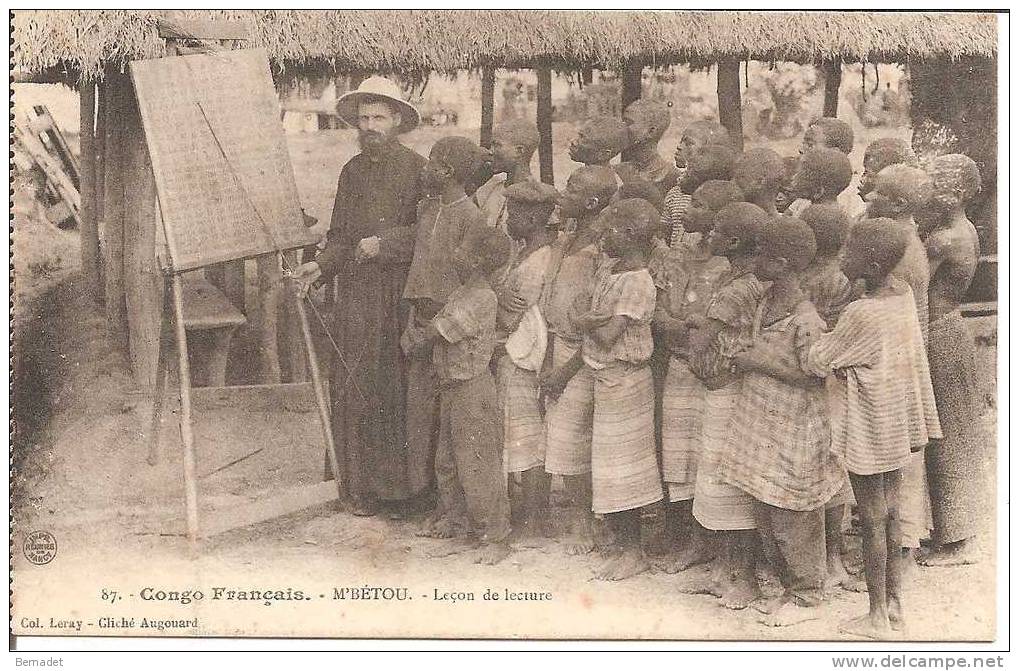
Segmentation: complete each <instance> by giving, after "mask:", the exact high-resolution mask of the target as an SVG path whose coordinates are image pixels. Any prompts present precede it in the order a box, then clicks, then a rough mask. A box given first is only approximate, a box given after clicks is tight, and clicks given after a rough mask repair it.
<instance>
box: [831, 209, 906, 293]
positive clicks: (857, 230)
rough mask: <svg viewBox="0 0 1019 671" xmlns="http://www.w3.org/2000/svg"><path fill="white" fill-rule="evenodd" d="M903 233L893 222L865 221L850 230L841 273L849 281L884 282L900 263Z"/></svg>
mask: <svg viewBox="0 0 1019 671" xmlns="http://www.w3.org/2000/svg"><path fill="white" fill-rule="evenodd" d="M907 243H908V240H907V237H906V231H905V229H904V228H903V227H901V226H899V225H897V224H896V222H895V221H894V220H892V219H885V218H878V219H864V220H863V221H860V222H857V224H856V225H855V226H853V230H852V231H851V232H850V233H849V240H848V241H846V251H845V255H844V258H843V260H842V271H843V272H844V273H845V274H846V277H848V278H849V279H850V280H857V279H860V278H866V279H874V280H877V279H883V278H885V277H886V276H887V275H888V273H890V272H892V269H893V268H895V266H896V265H898V263H899V261H901V260H902V256H903V254H905V253H906V245H907Z"/></svg>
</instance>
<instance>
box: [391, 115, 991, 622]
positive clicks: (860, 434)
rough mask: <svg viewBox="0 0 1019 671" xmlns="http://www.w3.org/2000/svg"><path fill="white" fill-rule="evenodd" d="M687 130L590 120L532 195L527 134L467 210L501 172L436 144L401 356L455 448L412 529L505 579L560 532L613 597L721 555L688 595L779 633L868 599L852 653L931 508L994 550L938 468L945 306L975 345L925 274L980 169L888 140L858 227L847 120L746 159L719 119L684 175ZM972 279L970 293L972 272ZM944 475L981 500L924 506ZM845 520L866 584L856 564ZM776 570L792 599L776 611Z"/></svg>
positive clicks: (513, 132) (897, 586)
mask: <svg viewBox="0 0 1019 671" xmlns="http://www.w3.org/2000/svg"><path fill="white" fill-rule="evenodd" d="M669 122H670V113H669V109H668V108H667V107H666V106H665V105H663V104H660V103H657V102H653V101H646V100H642V101H638V102H636V103H634V104H633V105H631V106H630V107H629V108H628V109H627V110H626V112H625V113H624V118H623V120H622V121H621V120H618V119H612V118H607V117H599V118H594V119H591V120H589V121H588V122H587V123H585V124H584V125H583V127H582V128H581V129H580V130H579V132H578V134H577V137H576V139H575V140H574V142H573V143H572V145H571V147H570V156H571V158H573V159H574V160H575V161H577V162H578V163H582V164H583V165H582V166H581V167H579V168H577V169H576V170H575V171H574V172H573V174H572V175H570V177H569V180H568V182H567V184H566V187H565V189H564V190H563V191H562V192H561V193H560V192H558V191H557V190H556V189H555V188H553V187H552V186H549V185H546V184H542V183H541V182H538V181H536V180H535V179H534V178H533V177H532V175H531V172H530V168H529V165H530V161H531V158H532V155H533V153H534V151H535V149H536V147H537V144H538V132H537V129H536V128H535V127H534V126H533V125H531V124H528V123H525V122H521V121H512V122H509V123H507V124H505V125H504V126H501V127H498V128H496V129H495V132H494V138H493V147H492V151H491V153H490V154H489V156H490V157H491V160H490V162H489V165H490V166H492V167H493V168H494V170H495V171H496V172H497V173H500V174H498V175H497V176H496V177H495V178H493V179H491V180H488V181H487V182H486V183H485V184H484V185H483V186H481V187H480V188H477V189H476V190H475V193H474V194H473V197H472V196H471V195H469V192H470V191H471V190H472V189H471V187H470V184H471V183H472V179H473V177H474V175H475V174H476V172H477V169H478V166H479V165H480V164H482V163H483V162H484V161H485V150H482V149H481V148H480V147H478V146H477V145H476V144H475V143H473V142H472V141H470V140H468V139H466V138H459V137H456V138H444V139H442V140H439V141H438V142H437V143H436V144H435V146H434V147H433V148H432V151H431V154H430V157H429V160H428V164H427V165H426V166H425V168H424V170H423V183H424V187H425V190H426V192H427V193H428V194H429V195H430V197H429V198H426V199H424V200H422V202H421V203H420V204H419V206H418V229H417V240H416V243H415V249H414V261H413V264H412V265H411V267H410V274H409V276H408V280H407V285H406V288H405V290H404V298H405V299H406V300H407V301H409V303H410V305H411V308H412V310H411V316H410V319H409V323H408V325H407V328H406V330H405V332H404V333H403V334H402V338H401V346H402V348H403V351H404V353H405V355H406V356H407V358H408V360H409V362H410V363H409V371H410V372H409V377H410V388H409V391H408V418H407V422H408V436H409V438H408V439H409V440H425V441H427V440H432V441H434V442H435V445H436V447H435V473H436V481H437V488H438V493H439V497H438V499H439V505H438V508H437V510H436V511H435V512H434V513H433V514H432V516H430V517H429V518H428V520H427V522H426V523H425V525H424V527H423V529H422V530H421V532H420V533H421V534H422V535H425V536H431V537H437V538H444V539H450V540H449V542H450V543H459V544H461V545H463V546H464V547H476V548H477V547H480V553H479V554H478V557H477V559H478V561H479V562H481V563H495V562H498V561H500V560H502V559H503V558H504V557H505V556H506V555H507V554H509V553H510V552H511V551H512V546H513V544H517V543H519V544H529V543H535V542H541V539H542V538H547V537H549V536H552V535H555V534H556V533H557V532H558V531H561V532H562V534H563V550H564V552H565V553H566V554H568V555H577V554H585V553H589V552H593V551H595V550H598V551H600V552H602V553H603V555H604V557H605V561H604V562H603V564H602V565H601V566H600V567H599V568H598V569H597V572H596V574H597V577H600V578H603V579H611V580H620V579H624V578H627V577H630V576H633V575H635V574H638V573H640V572H642V571H645V570H649V569H656V570H662V571H666V572H669V573H675V572H678V571H684V570H686V569H688V568H690V567H691V566H694V565H697V564H703V563H706V562H709V561H711V562H714V563H713V565H712V568H711V570H710V571H708V572H707V573H706V577H705V579H704V580H703V581H701V582H698V581H692V582H689V583H684V587H683V589H684V590H686V591H690V592H698V593H706V594H713V595H715V596H717V597H718V598H719V600H720V603H721V604H722V605H724V606H725V607H728V608H732V609H742V608H746V607H748V606H754V607H755V608H757V609H758V610H760V611H761V613H762V617H761V619H762V621H763V622H765V623H767V624H770V625H774V626H783V625H790V624H794V623H797V622H801V621H804V620H807V619H811V618H814V617H816V613H817V611H818V608H819V607H820V606H821V605H822V603H823V601H824V599H825V597H826V594H827V593H828V592H826V590H831V589H833V588H834V587H835V586H838V585H841V586H843V587H845V588H847V589H857V590H861V591H862V590H863V589H866V591H867V592H868V594H869V600H870V608H869V611H868V613H867V614H866V615H864V616H862V617H860V618H857V619H855V620H852V621H850V622H847V623H844V624H843V625H842V631H844V632H845V633H848V634H853V635H861V636H867V637H885V636H889V635H891V632H893V631H896V630H901V628H902V626H903V620H904V609H903V605H902V600H901V594H902V583H903V579H904V578H903V576H904V570H906V568H908V565H914V564H915V561H914V558H915V554H914V551H913V550H914V549H915V548H918V547H919V542H920V540H921V539H922V538H926V537H927V536H928V535H929V532H930V530H931V529H932V527H931V525H930V523H929V522H928V521H927V520H928V516H929V515H930V511H931V508H932V507H933V508H934V509H937V510H942V511H946V510H947V511H948V512H943V513H942V517H944V520H945V521H943V522H941V524H943V525H948V526H951V525H953V524H954V525H955V526H956V527H958V528H957V529H953V530H951V531H950V532H947V533H942V534H940V535H939V536H938V540H939V541H940V542H942V543H945V544H946V546H947V545H951V544H952V543H957V542H959V541H960V540H966V539H969V538H971V537H972V536H973V535H974V533H975V532H974V530H973V525H972V523H971V522H966V521H964V520H965V519H968V518H966V517H965V515H963V512H965V511H966V509H967V507H970V506H972V496H971V495H970V494H971V491H972V485H970V486H969V488H967V486H963V485H960V484H958V482H957V480H958V479H959V477H958V471H959V468H961V466H960V464H959V463H958V460H959V459H960V455H959V453H958V451H957V450H956V451H952V450H947V449H946V451H948V452H951V457H950V458H949V459H947V461H946V464H947V466H944V467H943V468H941V470H938V468H932V467H931V466H930V464H931V462H932V459H931V458H930V455H927V457H926V459H925V454H924V450H925V448H926V447H927V446H928V444H931V445H941V443H940V442H939V440H940V439H942V437H943V433H944V435H945V436H948V435H949V434H952V435H955V434H956V433H958V432H960V431H965V430H966V428H965V427H964V426H961V425H965V424H967V423H970V422H972V419H973V418H972V416H971V415H970V414H967V413H966V412H961V413H960V412H954V410H955V409H957V408H959V407H960V403H962V401H959V400H958V399H957V398H956V399H955V400H954V401H953V402H952V403H949V404H947V405H945V407H946V408H948V409H949V411H950V412H954V415H953V416H952V417H951V420H950V421H947V417H948V415H947V414H946V412H945V410H943V408H942V406H943V405H944V404H943V403H942V402H941V401H942V399H941V398H940V396H939V398H938V399H937V402H936V399H935V392H939V393H940V390H939V389H936V388H935V386H934V385H932V370H937V371H939V372H940V371H942V370H945V371H946V372H944V373H942V374H943V375H944V376H945V377H946V378H948V379H951V373H950V372H947V369H945V368H944V366H941V367H939V366H936V365H935V363H934V362H933V361H932V363H931V364H929V363H928V355H927V350H926V347H927V340H928V332H929V324H930V323H931V321H930V320H931V318H932V316H935V315H933V314H932V312H933V311H934V310H940V312H939V313H938V314H937V315H936V318H937V319H938V320H939V323H940V324H941V325H940V326H939V334H940V333H942V332H944V333H947V334H948V336H944V335H939V337H938V340H937V341H936V342H937V343H938V346H939V347H941V348H942V349H948V350H951V348H952V338H955V339H962V340H965V335H964V333H965V331H964V329H961V328H960V327H959V322H958V320H957V319H951V318H949V319H941V318H942V317H943V316H944V315H946V314H947V315H949V317H951V316H953V315H957V314H958V311H957V307H958V301H956V302H955V303H954V304H953V303H952V302H951V300H944V301H942V302H939V303H938V305H937V306H935V305H933V304H931V305H928V290H929V284H930V281H931V272H932V271H931V268H932V267H936V266H937V264H938V263H941V260H942V259H943V258H945V257H946V255H951V254H952V253H956V254H957V253H958V252H957V251H954V252H953V251H950V250H957V249H958V245H959V242H958V241H959V240H960V239H962V240H965V241H968V240H970V237H966V236H967V235H968V231H969V230H971V229H972V224H970V223H969V221H968V220H967V219H966V216H965V211H964V209H963V207H964V206H965V203H966V201H967V199H969V198H972V196H973V195H974V194H975V193H976V192H977V191H978V190H979V173H978V172H977V171H976V166H975V164H974V163H973V162H972V161H971V160H970V159H968V158H966V157H965V156H961V155H950V156H943V157H940V158H939V159H938V160H937V161H935V165H934V166H933V167H928V170H930V171H931V173H930V174H929V173H928V172H927V171H925V170H924V169H921V168H920V167H919V166H918V165H917V162H916V158H915V156H913V153H912V151H911V149H910V147H909V145H908V143H905V142H903V141H901V140H897V139H890V138H888V139H879V140H876V141H875V142H873V143H872V144H871V145H870V146H869V147H868V148H867V150H866V153H865V156H864V164H863V168H864V171H863V174H862V180H861V182H860V187H859V194H860V196H861V198H863V199H864V200H865V202H866V206H867V212H866V214H865V215H864V216H863V217H860V218H859V219H858V220H856V221H853V220H851V218H850V217H849V215H848V214H847V213H846V211H845V210H844V209H843V208H842V207H841V206H840V205H839V204H838V200H837V199H838V197H839V195H840V194H842V192H844V191H845V190H846V189H847V188H848V187H849V185H850V182H851V181H852V177H853V168H852V166H851V164H850V160H849V153H850V152H851V150H852V148H853V133H852V129H851V128H850V127H849V126H848V125H847V124H846V123H844V122H842V121H840V120H838V119H834V118H822V119H820V120H818V121H817V122H815V123H814V124H813V125H811V126H810V128H809V129H808V130H807V131H806V133H805V135H804V137H803V144H802V147H801V150H800V154H799V155H798V156H796V157H782V156H780V155H779V154H777V153H776V152H775V151H773V150H771V149H768V148H763V147H758V148H750V149H747V150H745V151H739V150H737V149H736V146H735V143H734V142H733V141H732V138H731V137H730V136H729V134H728V132H727V131H726V129H725V128H724V127H722V126H721V125H720V124H718V123H716V122H712V121H700V122H696V123H694V124H691V125H690V126H689V127H688V128H687V129H686V130H685V132H684V133H683V135H682V139H681V141H680V143H679V146H678V148H677V149H676V153H675V157H674V160H669V161H667V160H665V159H663V158H662V156H661V155H660V154H659V153H658V144H659V142H660V140H661V138H662V136H663V134H664V133H665V131H666V129H667V127H668V126H669ZM626 149H629V150H630V154H629V159H628V160H627V161H624V162H621V163H616V164H611V161H612V159H614V158H615V157H616V156H617V155H619V154H620V152H621V151H623V150H626ZM478 181H480V180H478ZM921 216H923V217H927V218H928V219H931V220H933V223H932V224H931V225H930V226H929V227H928V229H929V230H930V231H933V232H931V233H928V234H926V235H927V238H928V239H927V240H924V239H922V238H921V237H920V234H919V233H918V226H917V221H916V217H921ZM967 227H968V228H967ZM953 232H954V233H953ZM953 236H954V237H953ZM960 236H962V237H961V238H960ZM953 244H954V245H955V247H952V245H953ZM969 251H970V253H969V255H968V256H966V259H970V258H971V257H972V260H973V262H974V264H975V255H976V254H977V253H978V249H977V248H973V249H970V250H969ZM929 256H930V259H931V261H930V263H931V264H932V265H929V264H928V257H929ZM958 267H959V264H955V265H954V266H953V268H956V272H957V274H958V277H957V282H956V284H959V283H962V284H964V285H965V284H968V282H969V280H970V279H971V278H972V268H970V269H969V275H968V276H966V272H965V268H964V269H963V271H962V272H961V274H959V272H958V270H957V269H958ZM939 295H940V294H939ZM932 296H933V294H932ZM932 300H934V299H933V298H932ZM931 333H933V332H931ZM931 337H933V335H932V336H931ZM951 356H954V355H953V354H951V353H950V352H949V353H945V354H943V355H942V357H943V358H944V357H951ZM966 384H967V385H968V386H967V389H968V388H969V387H971V386H972V380H967V381H966ZM941 386H942V387H945V386H947V387H952V386H953V385H952V384H951V383H950V382H949V383H946V384H944V385H941ZM945 393H946V394H949V393H951V394H955V395H956V396H958V395H960V394H961V393H962V392H960V391H959V390H958V389H954V390H950V391H947V392H945ZM412 408H416V410H413V411H412ZM939 411H942V414H943V415H944V417H945V418H946V423H945V426H942V422H941V421H939ZM412 415H414V416H412ZM434 427H437V434H436V429H435V428H434ZM953 432H955V433H953ZM972 442H973V441H972V440H971V439H969V438H966V439H965V440H963V443H965V444H972ZM943 449H944V448H943ZM952 460H955V461H954V462H953V461H952ZM935 461H936V459H935ZM928 471H930V472H932V473H935V474H939V475H940V476H941V481H939V482H938V490H937V491H938V493H939V494H943V495H944V496H946V497H949V498H951V497H954V498H957V499H966V500H965V501H957V502H950V503H947V504H944V505H938V504H937V503H934V504H933V505H932V503H933V502H932V501H931V500H930V498H929V497H928V494H927V491H928V490H927V483H926V479H925V478H926V473H927V472H928ZM553 476H558V477H560V478H561V479H562V484H563V489H564V491H565V495H566V497H567V500H568V505H569V506H570V508H569V515H568V520H567V522H568V524H567V525H566V526H567V528H566V529H563V530H557V529H554V528H553V526H554V525H552V524H551V520H550V514H549V493H550V489H551V481H552V478H553ZM508 482H509V483H510V484H509V485H507V483H508ZM517 489H519V491H520V492H521V496H519V497H517V498H518V499H519V500H518V501H514V503H515V505H514V515H512V516H511V506H510V499H511V497H510V494H509V492H510V491H511V490H513V491H515V490H517ZM956 490H958V491H956ZM931 491H932V492H933V491H934V489H933V488H932V489H931ZM517 503H519V505H516V504H517ZM851 505H855V507H856V510H857V511H858V518H859V533H860V536H861V538H862V546H863V549H862V552H863V563H864V571H863V573H864V576H865V581H863V582H865V586H864V584H863V582H861V581H860V579H859V578H855V577H853V576H851V575H850V574H849V573H848V572H847V570H846V567H845V563H844V561H843V555H844V553H845V541H844V537H843V534H844V529H845V528H846V527H847V526H848V525H849V519H850V517H849V515H847V513H848V511H849V509H850V506H851ZM953 506H955V507H954V508H953ZM959 511H962V512H959ZM511 519H514V520H519V523H518V524H514V527H515V528H514V529H511ZM967 525H968V526H967ZM933 528H934V529H935V532H942V531H943V530H942V529H939V528H938V527H937V525H935V527H933ZM949 549H952V548H949ZM934 559H935V560H937V559H938V558H937V557H935V558H934ZM934 563H937V561H935V562H934ZM765 567H767V568H768V569H770V570H771V571H772V572H773V574H774V575H775V576H777V578H778V580H779V581H780V583H781V586H782V588H783V591H782V593H781V594H780V595H779V596H778V597H775V598H772V599H762V598H761V594H762V593H761V590H760V586H759V583H758V581H759V575H760V573H761V571H762V570H763V569H764V568H765Z"/></svg>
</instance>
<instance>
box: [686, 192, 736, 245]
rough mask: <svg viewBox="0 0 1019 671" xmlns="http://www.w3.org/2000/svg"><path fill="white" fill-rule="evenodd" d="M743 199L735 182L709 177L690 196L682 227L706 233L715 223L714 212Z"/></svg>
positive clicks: (694, 231)
mask: <svg viewBox="0 0 1019 671" xmlns="http://www.w3.org/2000/svg"><path fill="white" fill-rule="evenodd" d="M742 200H743V192H742V191H740V188H739V187H738V186H736V183H735V182H731V181H727V180H721V179H710V180H708V181H707V182H704V183H703V184H701V185H700V186H699V187H697V190H696V191H694V192H693V195H692V196H690V207H689V208H687V211H686V221H685V223H684V228H686V230H688V231H690V232H691V233H707V232H708V231H710V230H711V228H712V227H713V226H714V225H715V213H717V212H718V211H719V210H721V209H722V208H723V207H725V206H726V205H729V204H730V203H738V202H741V201H742Z"/></svg>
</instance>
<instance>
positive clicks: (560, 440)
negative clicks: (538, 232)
mask: <svg viewBox="0 0 1019 671" xmlns="http://www.w3.org/2000/svg"><path fill="white" fill-rule="evenodd" d="M615 192H616V173H615V171H613V170H612V169H611V168H607V167H603V166H585V167H581V168H578V169H577V170H576V171H574V173H573V174H572V175H570V179H569V181H568V182H567V183H566V189H565V191H564V192H563V193H562V195H561V196H560V198H559V208H560V214H561V216H562V217H563V218H564V219H567V218H569V219H575V220H576V222H577V223H576V230H574V231H573V232H572V233H564V234H562V235H560V237H559V239H558V240H557V241H556V242H555V244H554V245H553V248H552V252H553V254H552V264H553V265H552V268H551V270H550V271H549V275H548V281H547V283H546V285H545V289H544V293H543V295H542V298H541V313H542V315H543V316H544V318H545V321H546V323H547V324H548V332H549V339H550V343H549V352H548V353H547V354H546V357H545V359H546V364H545V366H544V367H543V371H542V373H541V375H540V376H539V383H540V385H541V387H542V390H543V394H547V395H549V396H551V398H554V399H556V401H555V403H549V404H548V406H547V409H546V416H545V419H546V422H547V433H546V451H545V470H546V471H547V472H548V473H550V474H553V475H561V476H563V483H564V485H565V487H566V493H567V495H568V496H569V498H570V501H571V507H572V509H573V510H572V515H571V517H572V520H571V527H572V528H571V532H570V536H569V539H568V540H567V542H566V545H565V550H566V553H567V554H586V553H588V552H591V551H592V550H593V549H594V537H593V535H592V518H591V421H592V420H591V416H592V414H591V413H592V406H593V403H594V378H593V376H592V375H591V374H590V373H589V372H588V371H586V370H584V369H583V361H582V360H581V358H580V348H581V343H582V341H583V333H582V332H581V331H580V330H579V329H578V328H577V326H576V325H575V324H574V322H573V319H572V315H573V313H574V312H575V310H574V307H573V306H574V305H575V304H577V305H582V306H584V308H583V309H584V310H587V309H588V306H590V304H591V291H592V290H593V289H594V278H595V271H596V270H597V268H598V265H599V263H600V262H601V253H600V251H599V250H598V240H599V238H600V237H601V230H600V229H599V228H598V227H597V226H596V225H595V221H596V220H597V218H598V215H599V214H600V213H601V212H602V210H604V209H605V207H606V206H607V205H608V204H609V201H611V200H612V196H613V195H614V194H615Z"/></svg>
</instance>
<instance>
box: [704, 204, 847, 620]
mask: <svg viewBox="0 0 1019 671" xmlns="http://www.w3.org/2000/svg"><path fill="white" fill-rule="evenodd" d="M814 250H815V244H814V235H813V232H812V231H811V230H810V228H809V227H808V226H807V225H806V224H804V223H803V222H801V221H800V220H798V219H795V218H793V217H788V216H780V217H774V218H772V219H771V220H770V221H768V222H767V223H766V224H765V225H764V226H763V227H762V229H761V234H760V237H759V240H758V246H757V257H756V261H755V264H754V274H755V275H756V276H757V278H758V279H759V280H761V281H764V282H771V285H770V286H769V287H768V290H767V291H766V292H765V294H764V297H763V298H762V299H761V301H760V302H759V303H758V305H757V310H756V313H755V315H754V321H753V327H752V334H751V337H752V338H753V344H752V346H751V347H750V348H748V349H746V350H744V351H742V352H739V353H737V354H736V356H735V357H734V359H735V363H736V369H737V372H739V373H740V374H741V375H742V383H741V385H740V390H739V396H738V398H737V400H736V405H735V407H734V409H733V413H732V417H731V419H730V422H729V442H728V447H727V449H726V450H725V453H724V455H723V457H722V463H721V473H722V477H723V478H724V480H725V481H726V482H727V483H729V484H731V485H734V486H736V487H739V488H740V489H741V490H743V491H744V492H746V493H747V494H749V495H751V496H752V497H753V498H754V500H755V502H756V506H755V508H756V515H757V524H758V528H759V529H760V532H761V535H762V536H764V537H765V538H766V539H768V540H769V541H770V542H772V543H773V544H774V547H775V549H776V552H775V557H774V559H773V562H772V563H773V564H774V565H775V569H776V572H777V573H778V577H779V579H780V581H781V583H782V587H783V588H784V592H783V594H781V595H780V596H778V597H776V598H775V599H774V600H772V601H771V602H769V603H767V604H765V605H763V606H762V607H761V608H760V610H761V611H762V612H764V613H765V614H766V616H765V617H764V619H763V620H762V622H764V623H765V624H768V625H770V626H776V627H779V626H789V625H792V624H797V623H799V622H803V621H806V620H811V619H816V618H817V614H816V609H817V606H818V605H820V603H821V600H822V597H823V593H824V575H825V546H824V523H825V522H824V507H825V504H826V503H827V502H828V501H829V500H830V499H831V498H832V496H833V495H834V494H835V493H836V492H837V491H838V490H839V489H840V488H841V487H842V484H843V482H844V480H845V471H844V469H843V466H842V463H841V462H840V461H839V459H837V458H836V457H835V456H834V455H833V454H832V453H831V449H830V447H831V430H830V429H829V426H828V398H827V395H826V393H825V388H824V382H823V381H822V380H819V379H817V378H816V377H812V376H810V375H808V374H806V373H804V372H803V370H802V369H801V367H800V362H801V361H802V360H803V359H804V358H805V357H806V354H807V351H808V349H809V347H810V344H811V342H812V341H813V340H814V339H815V338H816V337H817V336H819V335H820V334H821V332H822V331H823V330H824V322H823V321H822V320H821V318H820V317H819V316H818V314H817V310H815V309H814V306H813V304H812V303H811V302H810V300H809V299H808V297H807V295H806V293H805V292H804V291H803V290H802V289H801V287H800V281H801V278H800V274H801V272H802V271H803V270H804V269H805V268H806V267H807V265H808V264H809V263H810V261H811V259H812V258H813V256H814Z"/></svg>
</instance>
